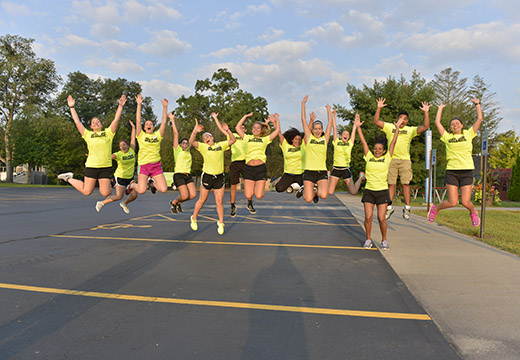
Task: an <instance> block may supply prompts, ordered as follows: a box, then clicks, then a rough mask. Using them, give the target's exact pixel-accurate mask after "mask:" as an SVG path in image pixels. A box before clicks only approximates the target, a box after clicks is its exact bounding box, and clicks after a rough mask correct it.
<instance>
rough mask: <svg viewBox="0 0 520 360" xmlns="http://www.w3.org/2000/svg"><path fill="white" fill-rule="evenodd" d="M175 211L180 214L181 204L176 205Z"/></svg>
mask: <svg viewBox="0 0 520 360" xmlns="http://www.w3.org/2000/svg"><path fill="white" fill-rule="evenodd" d="M177 211H178V212H180V213H181V212H182V208H181V203H178V204H177Z"/></svg>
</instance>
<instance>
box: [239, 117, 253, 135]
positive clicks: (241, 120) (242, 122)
mask: <svg viewBox="0 0 520 360" xmlns="http://www.w3.org/2000/svg"><path fill="white" fill-rule="evenodd" d="M251 116H253V113H252V112H250V113H249V114H245V115H244V116H242V119H240V121H239V122H238V124H237V126H235V131H236V132H237V134H238V135H239V136H240V137H241V138H242V139H243V138H244V135H245V134H246V133H245V132H243V131H242V125H243V124H244V121H246V119H247V118H248V117H251Z"/></svg>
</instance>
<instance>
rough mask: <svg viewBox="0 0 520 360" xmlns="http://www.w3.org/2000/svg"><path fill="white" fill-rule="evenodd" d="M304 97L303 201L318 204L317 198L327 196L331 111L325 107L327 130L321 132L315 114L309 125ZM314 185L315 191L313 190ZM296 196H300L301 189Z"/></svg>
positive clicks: (320, 123) (319, 122)
mask: <svg viewBox="0 0 520 360" xmlns="http://www.w3.org/2000/svg"><path fill="white" fill-rule="evenodd" d="M308 98H309V95H306V96H305V97H304V98H303V100H302V104H301V118H302V125H303V131H304V134H305V136H304V146H305V171H304V173H303V199H304V200H305V201H306V202H308V203H309V202H311V201H314V202H315V203H317V202H318V200H319V198H322V199H326V198H327V195H328V174H327V144H328V143H329V139H330V130H331V128H332V120H331V109H330V106H329V105H327V117H328V123H327V129H326V130H325V132H323V123H322V122H321V121H319V120H316V114H315V113H314V112H311V114H310V116H309V118H310V120H309V123H307V120H306V119H307V115H306V113H305V103H306V102H307V99H308ZM315 185H316V187H317V189H316V191H315V190H314V186H315ZM296 196H301V189H300V191H299V192H298V193H297V195H296Z"/></svg>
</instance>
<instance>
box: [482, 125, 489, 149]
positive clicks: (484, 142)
mask: <svg viewBox="0 0 520 360" xmlns="http://www.w3.org/2000/svg"><path fill="white" fill-rule="evenodd" d="M481 153H482V156H486V155H487V154H488V130H487V129H484V130H482V150H481Z"/></svg>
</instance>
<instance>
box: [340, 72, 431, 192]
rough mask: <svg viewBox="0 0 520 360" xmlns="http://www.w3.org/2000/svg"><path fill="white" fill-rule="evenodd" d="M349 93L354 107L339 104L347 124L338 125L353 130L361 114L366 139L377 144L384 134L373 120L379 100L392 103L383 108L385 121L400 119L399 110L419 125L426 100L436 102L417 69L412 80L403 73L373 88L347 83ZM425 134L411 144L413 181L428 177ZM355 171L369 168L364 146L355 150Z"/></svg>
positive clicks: (410, 121)
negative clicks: (358, 86)
mask: <svg viewBox="0 0 520 360" xmlns="http://www.w3.org/2000/svg"><path fill="white" fill-rule="evenodd" d="M347 92H348V94H349V97H350V105H351V107H352V109H351V110H348V109H346V108H345V107H343V106H341V105H338V104H335V105H334V107H335V108H336V109H337V116H338V120H339V119H342V120H343V121H344V122H345V123H346V124H344V125H340V124H338V128H339V129H340V130H343V129H345V128H346V129H347V130H349V131H351V130H352V123H353V119H354V115H355V114H356V113H358V114H359V115H360V117H361V120H362V121H364V122H365V123H364V124H363V126H362V130H363V134H364V136H365V139H366V140H367V142H368V143H369V145H370V146H372V145H373V143H374V138H375V136H376V135H379V134H382V132H381V131H380V130H379V128H378V127H377V126H376V125H374V122H373V119H374V114H375V111H376V109H377V102H376V101H377V99H378V98H380V97H382V98H386V103H387V104H388V106H386V107H385V108H383V111H382V113H381V120H383V121H386V122H391V123H393V122H394V121H395V120H396V119H397V114H398V113H399V111H402V110H404V111H407V112H408V115H409V119H410V120H409V123H408V124H409V125H410V126H418V125H420V124H422V123H423V121H424V113H423V111H422V110H420V106H421V103H422V102H423V101H428V102H430V103H431V102H433V100H434V99H435V93H434V90H433V87H432V86H431V84H430V83H428V82H427V81H426V80H425V79H424V78H422V77H421V76H420V74H419V73H418V72H416V71H414V72H413V73H412V76H411V79H410V80H406V79H405V78H404V77H403V76H401V77H400V78H399V79H396V78H393V77H388V78H387V79H386V80H384V81H377V80H376V81H375V82H374V84H373V86H372V87H368V86H366V85H363V87H362V88H361V89H358V88H356V87H355V86H354V85H351V84H348V85H347ZM433 118H434V114H433V111H432V109H430V121H433ZM424 139H425V138H424V136H423V135H420V136H418V137H417V138H416V139H415V140H414V141H413V142H412V144H411V147H410V154H411V159H412V169H413V172H414V179H413V182H414V183H416V184H422V183H423V182H424V179H425V178H426V176H427V172H426V171H425V170H424V153H425V145H424ZM351 169H352V173H353V174H355V173H357V172H359V171H363V170H364V169H365V161H364V160H363V151H362V149H361V147H359V148H358V147H357V146H356V147H355V148H354V150H353V151H352V160H351Z"/></svg>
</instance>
